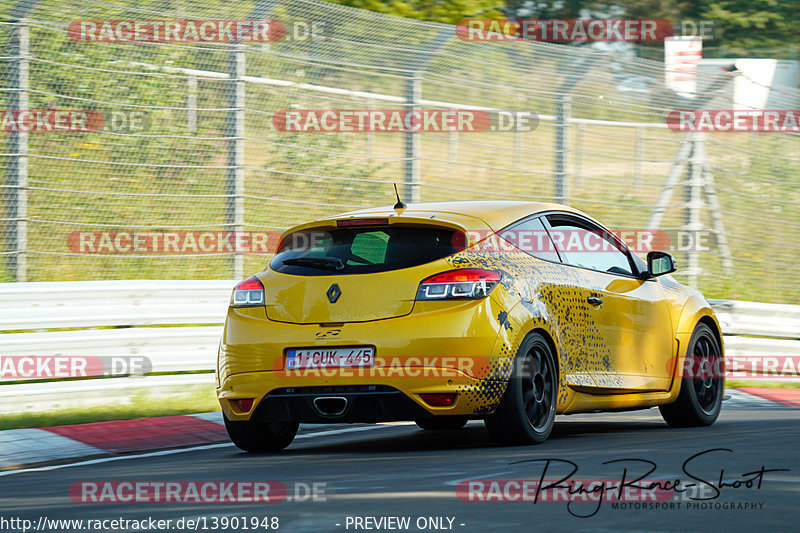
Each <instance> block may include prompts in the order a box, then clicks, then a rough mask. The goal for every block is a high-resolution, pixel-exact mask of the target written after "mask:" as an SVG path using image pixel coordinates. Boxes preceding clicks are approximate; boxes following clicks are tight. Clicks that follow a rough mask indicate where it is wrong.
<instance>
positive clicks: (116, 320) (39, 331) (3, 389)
mask: <svg viewBox="0 0 800 533" xmlns="http://www.w3.org/2000/svg"><path fill="white" fill-rule="evenodd" d="M234 283H235V282H234V281H228V280H220V281H161V280H137V281H91V282H49V283H5V284H0V331H5V332H7V333H0V356H29V355H39V356H42V355H44V356H59V355H62V356H76V355H81V356H95V357H119V356H137V355H138V356H143V357H146V358H148V359H149V360H150V362H151V363H152V367H151V368H150V372H153V373H161V374H165V373H166V374H170V373H172V374H177V373H179V372H187V371H203V372H207V373H206V374H200V375H198V374H182V375H175V376H150V377H131V378H108V379H102V380H91V381H88V380H79V381H63V380H62V381H52V382H47V383H31V384H16V385H8V384H4V385H0V403H6V401H7V400H11V399H16V401H17V403H18V402H19V401H23V400H25V401H33V399H34V398H35V397H36V396H37V395H48V396H50V395H52V394H55V393H58V394H66V393H73V394H76V395H80V394H82V393H86V392H89V391H99V390H110V389H124V388H130V387H152V386H156V385H157V382H158V383H161V382H164V383H167V382H168V383H170V384H174V383H176V382H182V381H183V382H185V383H212V382H213V376H212V374H211V372H213V370H214V366H215V360H216V351H217V345H218V343H219V339H220V335H221V330H222V323H223V320H224V317H225V312H226V308H227V305H228V299H229V297H230V291H231V289H232V287H233V285H234ZM711 305H712V307H713V308H714V310H715V312H716V313H717V318H718V319H719V322H720V325H721V327H722V330H723V333H724V335H725V346H726V354H727V355H728V356H729V358H731V359H732V360H733V361H734V362H735V361H737V360H738V361H740V362H741V361H744V362H745V364H744V365H743V366H742V368H748V366H747V365H746V362H747V361H750V360H752V359H753V358H754V357H780V356H794V360H797V359H798V358H800V306H794V305H778V304H763V303H756V302H741V301H732V300H712V301H711ZM98 328H103V329H98ZM778 370H780V369H778ZM734 377H748V376H747V375H746V373H738V374H735V375H734ZM154 378H156V379H154ZM771 379H779V378H771ZM789 379H792V378H789ZM2 381H9V379H8V378H2V377H0V383H2ZM26 399H27V400H26Z"/></svg>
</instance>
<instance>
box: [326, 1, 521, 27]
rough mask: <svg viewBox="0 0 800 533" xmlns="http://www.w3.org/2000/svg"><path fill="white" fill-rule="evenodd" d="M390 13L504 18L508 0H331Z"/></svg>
mask: <svg viewBox="0 0 800 533" xmlns="http://www.w3.org/2000/svg"><path fill="white" fill-rule="evenodd" d="M331 1H332V2H333V3H335V4H341V5H345V6H350V7H357V8H359V9H368V10H370V11H377V12H379V13H386V14H387V15H396V16H398V17H406V18H413V19H419V20H430V21H434V22H444V23H447V24H458V23H459V22H460V21H462V20H464V19H465V18H501V17H503V7H504V6H505V4H506V2H505V0H411V1H407V2H404V1H402V0H389V1H388V2H382V1H380V0H331Z"/></svg>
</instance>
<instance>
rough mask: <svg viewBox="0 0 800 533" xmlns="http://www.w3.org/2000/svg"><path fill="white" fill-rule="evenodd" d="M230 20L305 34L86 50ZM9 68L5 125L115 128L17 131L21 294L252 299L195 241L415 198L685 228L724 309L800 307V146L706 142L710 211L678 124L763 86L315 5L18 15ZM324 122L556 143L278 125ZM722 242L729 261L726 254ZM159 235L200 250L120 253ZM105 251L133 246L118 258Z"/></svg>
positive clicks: (89, 6)
mask: <svg viewBox="0 0 800 533" xmlns="http://www.w3.org/2000/svg"><path fill="white" fill-rule="evenodd" d="M221 20H222V21H235V20H256V21H262V20H272V21H280V27H282V28H283V31H285V34H282V35H281V36H280V37H282V38H280V39H279V40H277V39H276V38H271V39H266V40H265V41H264V42H238V43H232V42H216V41H219V40H220V39H217V40H216V41H215V40H208V41H202V40H201V41H200V42H176V41H169V42H156V41H152V42H145V41H143V40H142V41H138V42H130V41H125V40H124V39H123V40H119V39H115V37H119V35H116V34H114V33H107V34H103V33H102V32H99V31H98V32H95V33H93V34H92V33H91V31H89V33H88V34H81V33H80V31H81V28H82V27H81V26H80V24H81V23H82V22H87V21H90V22H91V21H94V23H95V24H96V26H95V27H96V28H102V26H103V21H116V26H115V27H116V28H117V29H119V27H120V26H119V21H182V22H181V26H180V27H181V30H185V29H186V21H221ZM198 26H199V22H198ZM274 27H275V26H273V28H274ZM84 28H86V27H84ZM90 34H91V35H95V37H97V38H96V39H94V40H93V39H91V38H89V37H86V35H90ZM270 35H272V34H270ZM0 49H2V50H3V52H2V60H0V70H2V72H0V76H2V79H3V85H2V90H0V101H1V102H0V109H2V110H13V109H29V110H51V111H54V110H74V111H83V112H89V113H90V115H89V116H90V119H91V118H93V119H94V120H96V121H99V122H98V123H102V125H101V126H100V127H94V128H88V131H85V130H80V131H74V130H73V131H55V132H53V131H36V132H33V131H32V132H30V133H27V134H22V135H21V134H19V133H14V132H11V131H9V130H8V128H5V127H4V128H0V137H2V139H0V142H1V143H2V146H3V148H2V152H0V167H2V168H3V170H4V173H5V176H6V179H5V181H4V182H3V186H2V191H0V195H1V196H0V198H2V205H3V210H2V212H0V213H2V214H0V217H2V221H0V258H2V264H0V280H2V281H14V280H27V281H54V280H59V281H61V280H87V279H137V278H150V279H153V278H157V279H219V278H232V277H234V276H236V277H240V276H241V275H242V274H243V273H250V272H255V271H258V270H261V269H262V268H263V267H264V265H265V263H266V261H267V258H268V256H265V255H264V254H263V253H256V252H258V251H259V250H255V251H254V250H248V249H245V248H246V247H245V248H242V249H240V250H239V251H240V252H241V253H233V252H231V251H228V250H227V249H225V248H224V247H219V248H218V249H216V250H212V252H213V253H209V252H208V250H202V249H200V248H198V247H197V246H194V247H193V246H192V244H191V242H190V243H189V245H186V242H185V241H186V236H187V235H194V236H196V237H197V236H200V235H201V234H202V233H203V232H226V231H233V232H246V233H258V232H262V233H268V234H270V235H272V234H273V233H275V232H280V231H282V230H284V229H286V228H288V227H290V226H292V225H294V224H298V223H301V222H306V221H309V220H312V219H314V218H318V217H322V216H326V215H331V214H335V213H338V212H342V211H347V210H351V209H355V208H359V207H368V206H374V205H386V204H390V203H393V202H394V190H393V187H392V184H393V183H397V184H398V186H399V187H400V191H401V193H402V194H403V195H404V199H405V200H406V201H411V200H413V201H434V200H471V199H499V200H502V199H511V200H513V199H525V200H534V201H562V202H565V203H569V204H570V205H572V206H574V207H577V208H579V209H581V210H584V211H586V212H587V213H589V214H590V215H592V216H594V217H596V218H598V219H599V220H601V221H603V222H604V223H606V224H607V225H609V226H610V227H611V228H613V229H615V230H640V229H646V228H648V227H649V225H651V222H652V218H653V215H654V213H655V212H659V213H660V212H661V211H662V210H663V216H661V217H660V220H659V228H660V229H661V230H663V231H666V232H668V233H669V232H674V233H670V235H678V233H677V232H679V231H681V230H685V229H687V228H690V229H692V230H697V233H698V234H699V233H701V232H707V233H708V234H709V235H711V238H710V239H709V242H711V244H712V245H711V246H709V247H708V250H700V251H697V250H696V249H693V250H695V251H694V255H693V258H694V259H696V261H697V270H696V271H695V272H694V275H693V276H691V277H690V276H688V274H690V273H689V272H687V271H686V270H685V269H684V270H682V271H679V273H678V278H679V279H680V280H681V281H687V280H688V281H691V282H692V283H695V284H697V285H698V287H699V288H700V289H702V290H704V291H705V292H706V294H707V295H708V296H709V297H723V298H741V299H752V300H759V301H776V302H778V301H780V302H786V303H799V302H800V288H798V287H797V286H796V285H795V283H794V274H793V272H794V264H795V257H796V256H797V255H798V253H800V238H798V237H800V210H798V206H800V188H798V183H800V136H798V135H797V134H789V133H776V132H771V133H741V132H740V133H730V132H717V133H710V134H707V135H705V136H704V137H703V138H702V139H701V140H700V141H699V142H701V144H702V146H703V148H702V152H704V154H705V157H704V158H703V163H704V164H705V165H706V166H705V167H704V168H705V169H706V172H705V174H707V175H710V176H712V177H713V183H714V184H715V187H714V190H713V191H712V192H713V193H714V194H713V195H710V194H707V191H706V190H705V189H704V190H703V191H701V193H697V194H696V195H695V196H693V189H692V187H691V185H692V172H691V165H692V164H698V162H697V160H694V162H691V161H682V160H681V157H679V155H680V153H681V147H682V146H683V145H684V144H685V143H686V142H687V135H686V134H685V133H681V132H676V131H672V130H670V129H669V128H668V127H667V126H666V122H667V120H666V118H667V115H668V114H669V113H670V112H671V111H673V110H678V109H693V108H706V109H729V108H732V107H734V106H737V107H738V106H747V105H748V102H733V101H732V99H733V96H732V95H733V94H734V93H733V89H732V88H733V86H734V84H735V83H736V81H735V79H736V77H737V76H742V75H743V74H742V73H736V72H727V71H720V72H719V73H716V74H714V75H713V76H711V77H705V78H702V79H700V80H699V82H698V87H699V88H700V89H699V90H698V91H697V93H696V94H693V95H686V94H681V93H677V92H674V91H672V90H670V89H669V88H668V87H667V86H666V85H665V82H664V79H665V73H664V65H663V63H660V62H656V61H647V60H642V59H630V58H626V57H620V56H615V55H613V54H609V53H605V52H600V51H596V50H593V49H592V48H590V47H576V46H563V45H555V44H547V43H539V42H475V41H466V40H462V39H461V38H459V36H458V34H457V32H456V29H455V27H454V26H447V25H443V24H436V23H429V22H422V21H418V20H407V19H401V18H396V17H390V16H386V15H381V14H378V13H373V12H368V11H361V10H355V9H350V8H346V7H342V6H338V5H334V4H329V3H325V2H320V1H315V0H280V1H241V0H234V1H229V2H217V1H210V0H201V1H192V0H183V1H166V0H150V1H148V0H137V1H135V2H134V1H130V0H116V1H112V2H97V1H85V0H83V1H81V2H68V1H66V0H41V1H39V2H35V1H26V2H14V1H12V2H9V1H5V0H4V1H2V2H0ZM22 78H27V79H26V80H23V79H22ZM770 99H771V100H770V105H771V108H774V109H797V108H798V107H800V106H799V105H798V102H799V101H800V98H799V95H798V91H797V90H795V89H788V88H786V89H779V90H777V91H776V90H773V91H772V92H771V94H770ZM326 109H338V110H364V109H371V110H398V109H405V110H408V109H440V110H447V109H461V110H465V109H466V110H470V109H472V110H511V111H524V112H532V113H535V115H536V116H537V117H538V125H537V126H536V127H535V128H528V129H517V130H515V131H484V132H465V131H458V132H455V131H424V132H417V133H411V134H409V133H403V132H363V131H362V132H358V131H356V132H308V131H281V130H280V128H279V127H276V124H279V123H280V121H279V120H278V121H276V115H277V116H278V117H280V116H281V112H286V111H290V110H326ZM98 117H99V118H98ZM95 126H97V124H95ZM696 140H697V139H695V141H696ZM695 155H696V152H695ZM684 159H685V158H684ZM690 159H691V158H690ZM670 175H673V178H674V179H673V182H672V187H671V189H669V188H668V189H669V190H672V195H671V196H669V197H667V196H665V195H664V194H663V192H664V190H665V185H666V184H668V178H669V177H670ZM695 185H697V184H696V183H695ZM695 192H696V191H695ZM715 199H716V201H717V202H718V204H716V203H715ZM659 200H661V201H659ZM712 215H715V216H716V217H717V218H716V219H715V218H714V217H713V216H712ZM692 216H694V217H695V219H692ZM720 221H721V222H720ZM723 226H724V230H721V229H720V228H722V227H723ZM720 231H724V237H726V238H727V242H728V245H729V248H730V253H729V255H728V254H727V252H726V253H722V251H721V250H720V247H719V246H717V245H715V244H714V243H718V242H719V236H720ZM147 233H151V234H153V235H158V236H159V237H158V238H162V239H163V238H164V235H167V234H169V235H171V237H170V238H177V239H179V242H180V244H181V248H180V249H179V250H178V249H177V248H171V249H153V248H152V247H148V246H146V245H145V246H143V247H141V248H137V247H135V246H127V247H126V246H125V245H124V244H131V241H128V240H125V239H122V240H120V239H119V238H118V237H119V235H121V234H123V235H129V236H130V235H134V234H135V235H144V236H142V237H141V238H142V239H143V240H142V242H145V241H146V240H147V239H148V237H147V236H146V234H147ZM87 235H88V236H87ZM103 235H105V236H106V237H107V238H110V239H111V242H112V244H113V247H111V248H107V249H100V248H98V245H99V244H100V243H101V241H100V240H99V239H101V238H102V237H103ZM84 237H85V240H84V241H82V240H81V239H82V238H84ZM115 238H117V240H116V242H115V241H114V239H115ZM149 239H150V240H147V242H152V239H153V237H152V236H151V237H149ZM88 243H91V244H92V246H93V247H94V248H92V246H89V244H88ZM83 244H86V246H83ZM272 244H274V243H272ZM671 244H673V245H674V247H673V248H672V250H673V251H674V252H675V253H676V256H677V258H678V261H679V264H681V265H683V266H685V265H686V264H688V260H689V255H690V254H687V253H684V251H683V250H682V249H681V248H680V246H679V244H680V243H677V242H673V243H671ZM137 250H139V251H137ZM723 256H725V257H730V259H731V265H728V266H726V265H725V261H724V260H723V259H724V257H723Z"/></svg>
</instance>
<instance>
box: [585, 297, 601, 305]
mask: <svg viewBox="0 0 800 533" xmlns="http://www.w3.org/2000/svg"><path fill="white" fill-rule="evenodd" d="M586 301H587V302H589V303H590V304H592V305H594V306H595V307H596V306H598V305H602V303H603V300H601V299H600V298H598V297H597V296H589V297H588V298H586Z"/></svg>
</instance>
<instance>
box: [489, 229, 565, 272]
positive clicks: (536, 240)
mask: <svg viewBox="0 0 800 533" xmlns="http://www.w3.org/2000/svg"><path fill="white" fill-rule="evenodd" d="M498 234H499V235H500V236H501V237H502V238H503V239H505V240H507V241H508V242H510V243H511V244H513V245H514V246H516V247H517V248H519V249H520V250H522V251H523V252H526V253H529V254H531V255H532V256H534V257H538V258H539V259H544V260H546V261H554V262H556V263H558V262H559V261H560V259H559V257H558V252H556V249H555V246H554V245H553V241H552V240H550V235H549V234H548V233H547V230H545V229H544V224H542V221H541V220H540V219H539V218H530V219H528V220H524V221H522V222H520V223H518V224H514V225H512V226H509V227H508V228H506V229H504V230H502V231H500V232H499V233H498Z"/></svg>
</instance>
